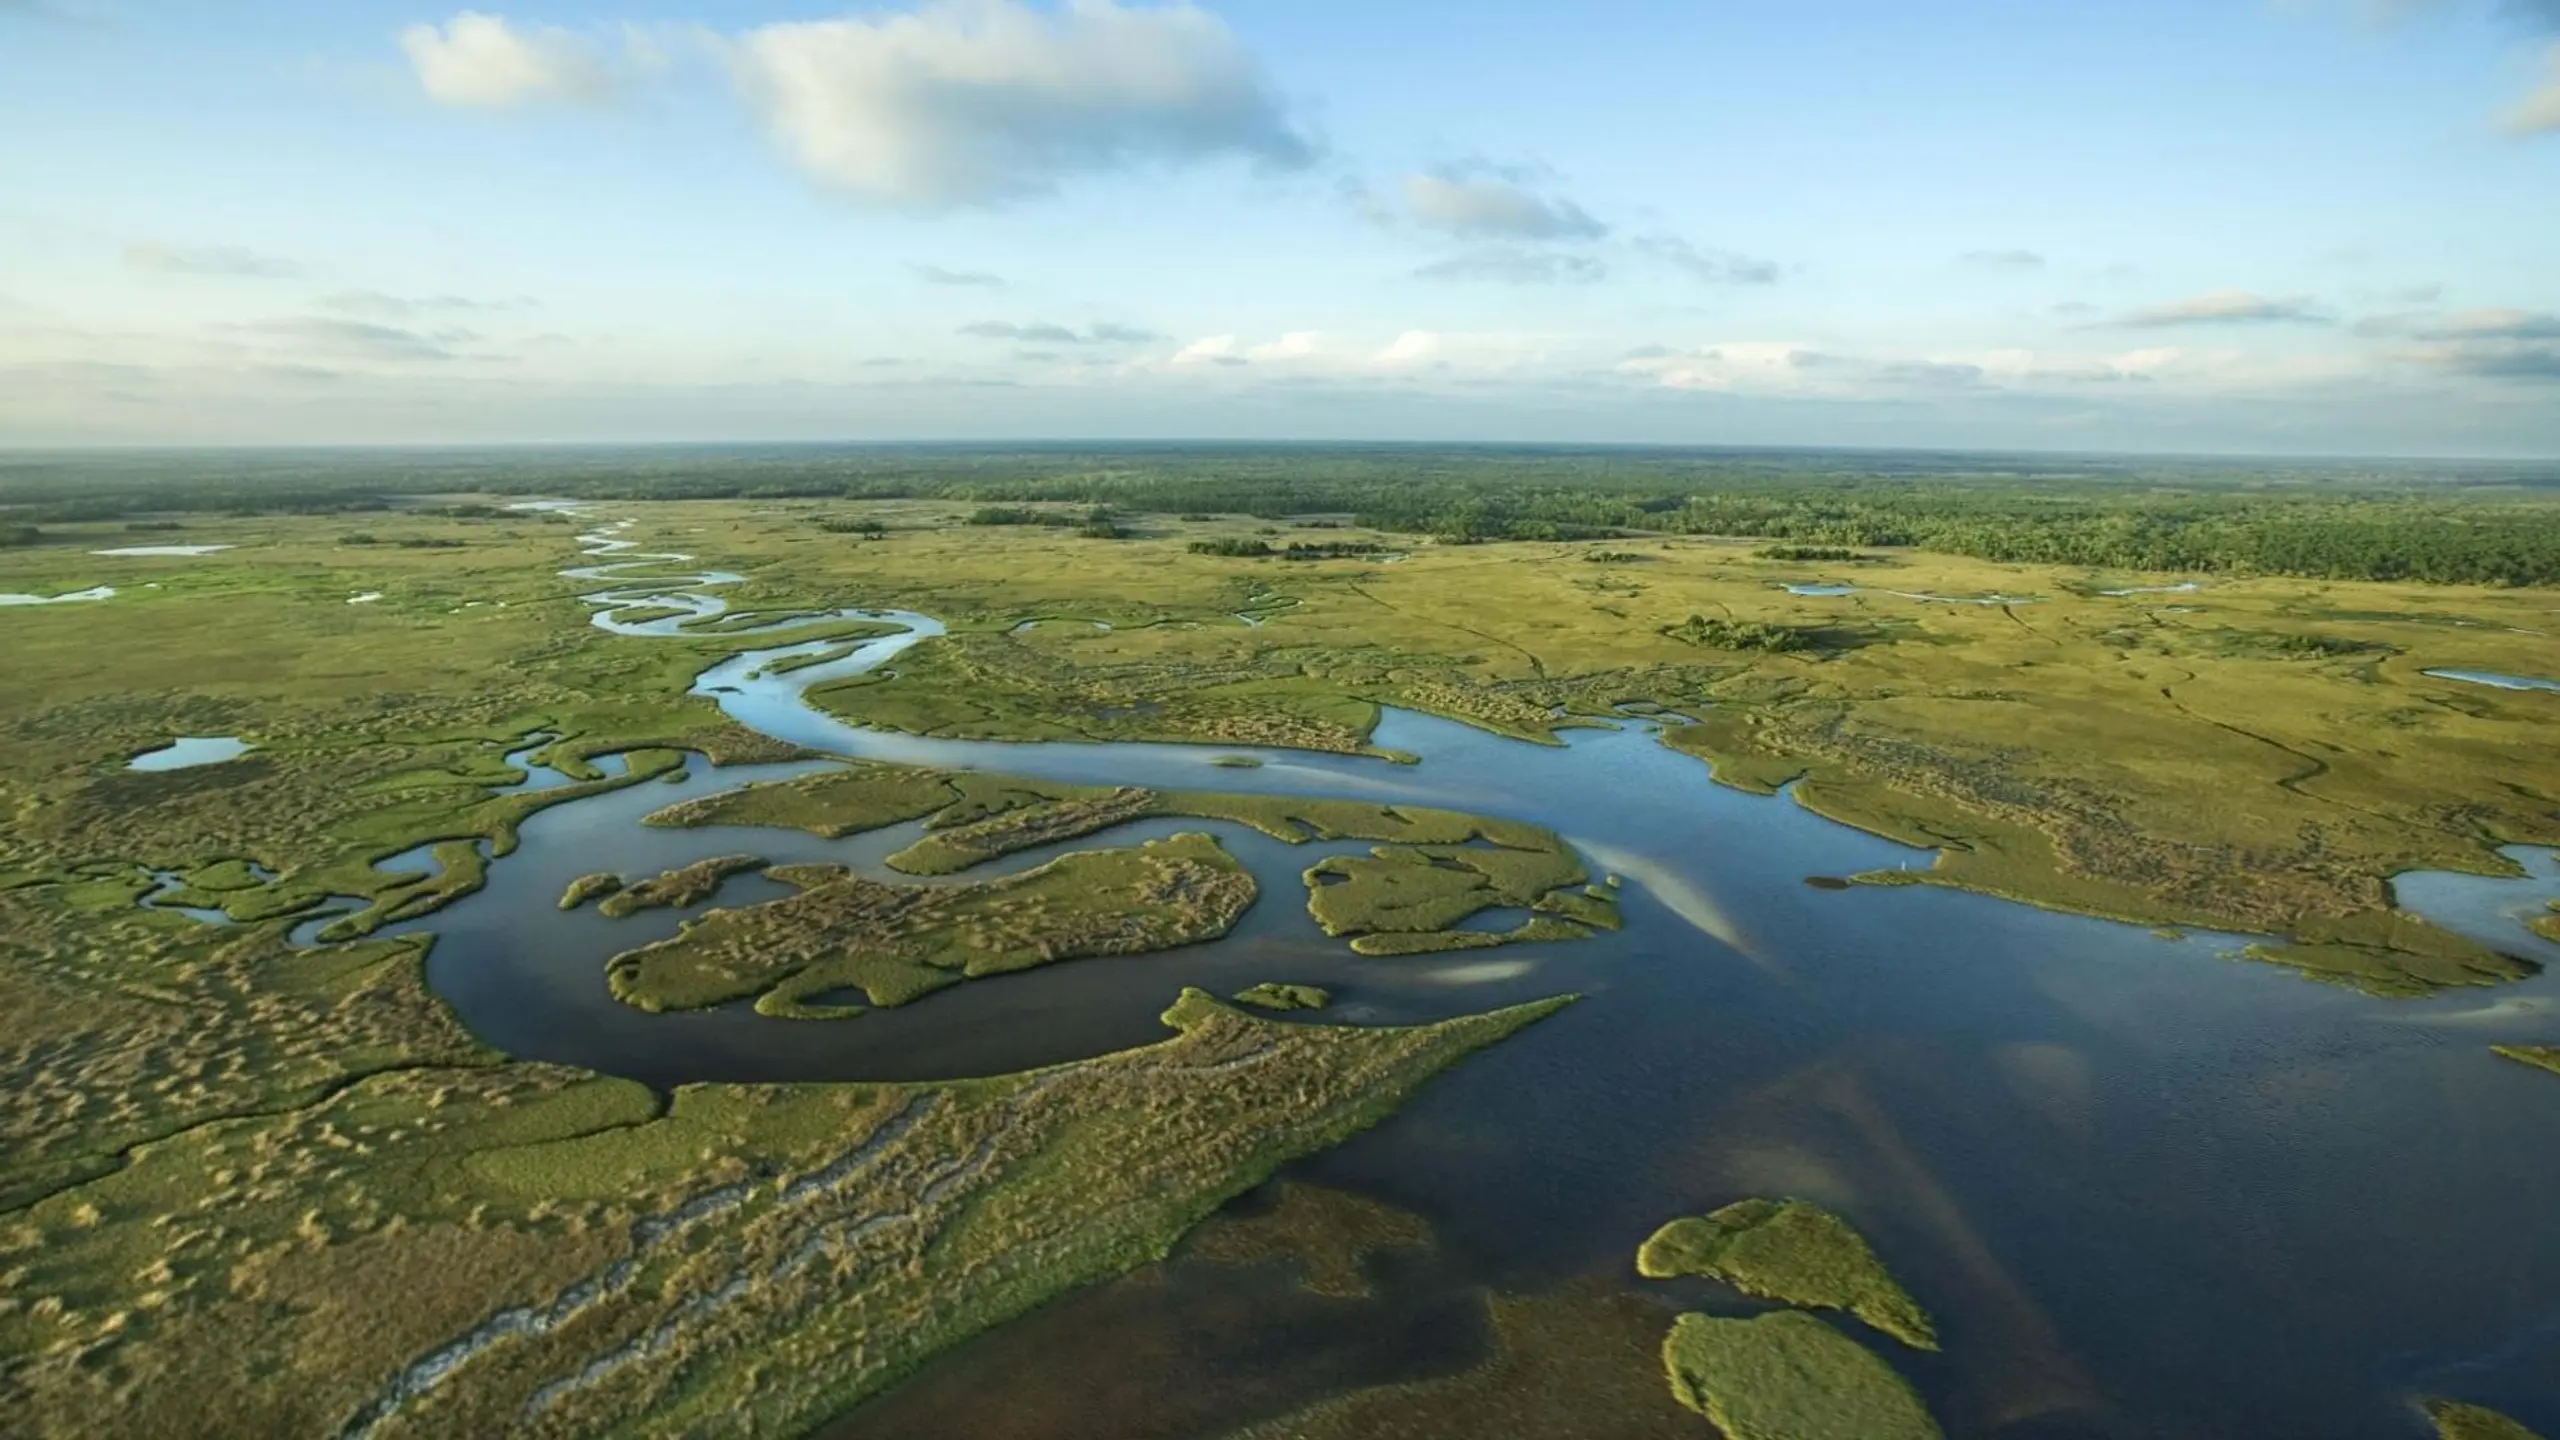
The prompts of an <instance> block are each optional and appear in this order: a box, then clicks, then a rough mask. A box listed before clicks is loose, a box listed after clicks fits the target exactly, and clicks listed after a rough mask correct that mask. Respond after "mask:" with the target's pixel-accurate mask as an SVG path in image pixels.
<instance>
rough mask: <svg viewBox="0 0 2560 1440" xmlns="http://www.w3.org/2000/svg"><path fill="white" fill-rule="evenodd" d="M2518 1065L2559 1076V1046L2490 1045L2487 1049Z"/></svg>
mask: <svg viewBox="0 0 2560 1440" xmlns="http://www.w3.org/2000/svg"><path fill="white" fill-rule="evenodd" d="M2489 1048H2490V1049H2492V1050H2495V1051H2496V1052H2497V1053H2499V1054H2500V1055H2503V1056H2505V1057H2506V1058H2508V1059H2510V1060H2513V1061H2515V1062H2516V1063H2517V1064H2519V1065H2531V1066H2533V1067H2534V1068H2535V1069H2537V1070H2548V1071H2550V1072H2551V1073H2552V1074H2554V1075H2560V1045H2492V1046H2490V1047H2489Z"/></svg>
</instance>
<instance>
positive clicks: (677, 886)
mask: <svg viewBox="0 0 2560 1440" xmlns="http://www.w3.org/2000/svg"><path fill="white" fill-rule="evenodd" d="M763 867H764V860H763V858H762V857H761V856H756V855H715V856H713V857H711V858H710V859H707V860H696V861H694V862H693V863H692V864H690V865H684V866H679V867H678V868H676V869H673V870H666V871H662V872H660V873H658V874H656V875H652V876H650V877H649V878H648V879H646V880H635V881H633V882H632V883H631V884H629V885H626V886H623V887H621V888H619V889H617V890H615V891H614V892H613V893H612V894H610V895H607V896H605V897H604V902H603V903H602V904H600V905H598V906H597V907H596V908H597V909H598V910H601V911H602V912H604V913H605V914H607V915H610V916H612V917H613V918H614V919H616V920H619V919H621V918H622V917H624V916H626V915H637V914H639V913H640V912H641V911H643V910H661V909H667V910H681V909H684V908H685V907H687V906H690V905H699V904H701V903H702V902H703V901H705V900H708V899H710V898H711V897H712V896H714V895H717V894H719V893H720V885H721V882H722V881H725V880H727V879H728V878H729V877H730V876H732V875H739V874H744V873H745V872H747V871H749V870H760V869H762V868H763ZM589 878H590V879H592V878H593V877H589ZM584 883H586V882H585V881H583V880H581V881H573V882H571V885H570V889H571V890H572V891H574V890H576V889H577V887H578V886H579V885H582V884H584ZM561 899H562V900H563V901H564V902H565V901H566V900H567V899H568V896H567V895H565V894H564V895H563V896H562V897H561Z"/></svg>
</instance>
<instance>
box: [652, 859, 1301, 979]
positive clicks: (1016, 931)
mask: <svg viewBox="0 0 2560 1440" xmlns="http://www.w3.org/2000/svg"><path fill="white" fill-rule="evenodd" d="M671 873H680V872H671ZM766 873H767V874H768V875H770V876H772V878H774V879H776V880H780V881H783V882H785V883H787V884H790V885H794V886H796V887H798V890H799V893H797V894H795V895H791V896H787V897H785V898H783V899H780V900H769V901H766V902H764V903H762V904H759V905H750V906H745V907H742V908H739V909H734V910H714V911H711V912H709V913H708V914H705V915H702V916H700V917H698V918H696V919H694V920H692V921H689V922H688V923H687V924H686V925H685V927H684V929H683V930H682V931H681V932H680V933H678V934H677V935H675V936H674V937H673V938H671V939H667V940H662V941H659V942H657V943H655V944H652V945H644V946H641V947H639V948H637V949H633V950H626V951H624V952H622V953H621V954H619V955H616V956H614V957H613V959H612V960H611V961H610V962H609V963H608V964H607V966H606V972H605V973H606V979H607V982H608V983H609V984H610V985H611V987H612V990H613V993H614V995H615V996H616V998H618V999H620V1000H622V1001H623V1002H624V1003H626V1004H629V1005H634V1006H637V1007H639V1008H640V1009H643V1010H650V1011H663V1010H694V1009H701V1008H704V1007H707V1006H712V1005H720V1004H725V1003H727V1002H729V1001H732V1000H738V999H743V998H746V997H749V996H753V997H755V1001H756V1009H757V1010H758V1011H759V1012H760V1013H762V1014H765V1015H768V1016H773V1017H776V1018H785V1019H837V1018H844V1017H849V1016H852V1015H858V1014H860V1013H861V1011H862V1008H863V1007H861V1006H859V1005H851V1004H843V1003H829V1002H826V1001H824V1000H823V999H821V998H820V997H823V996H827V995H831V994H835V993H837V992H841V991H847V990H860V991H861V992H862V993H863V995H864V997H865V998H866V999H867V1000H868V1001H869V1003H870V1004H872V1005H874V1006H892V1005H904V1004H907V1003H909V1002H911V1001H914V1000H917V999H920V998H922V997H923V996H925V995H928V994H930V993H932V992H933V991H935V990H939V989H941V988H943V987H944V986H947V985H956V984H958V983H960V982H961V981H963V980H973V979H979V978H982V977H985V976H989V975H1003V974H1007V973H1010V972H1013V971H1017V970H1027V969H1030V968H1032V967H1034V966H1038V965H1047V964H1053V963H1055V962H1057V961H1061V960H1078V959H1085V958H1088V957H1091V956H1097V955H1139V954H1144V953H1146V952H1148V951H1151V950H1168V949H1171V948H1173V947H1175V946H1177V945H1191V944H1197V943H1199V942H1201V941H1204V940H1214V939H1217V938H1218V937H1219V936H1221V935H1224V934H1226V933H1227V931H1228V929H1229V928H1230V927H1232V926H1233V925H1234V924H1235V922H1236V920H1237V919H1238V918H1240V917H1241V916H1242V915H1243V914H1244V911H1245V907H1247V906H1248V905H1251V904H1252V903H1253V898H1254V883H1253V877H1252V875H1251V874H1249V873H1248V872H1246V870H1245V869H1244V867H1243V866H1241V865H1238V864H1237V863H1236V862H1235V860H1234V858H1233V857H1232V856H1230V855H1228V854H1227V853H1226V851H1225V850H1223V849H1221V848H1220V847H1219V845H1218V843H1217V841H1215V840H1213V839H1211V838H1209V837H1208V836H1206V835H1177V836H1174V837H1172V838H1170V839H1165V840H1153V841H1149V842H1147V843H1145V844H1143V845H1139V846H1136V847H1134V848H1130V849H1123V850H1085V851H1077V852H1075V853H1073V854H1068V855H1062V856H1060V857H1058V858H1057V859H1055V860H1052V861H1050V862H1049V863H1048V864H1046V865H1043V866H1040V867H1039V868H1037V869H1034V870H1027V871H1025V872H1023V873H1022V874H1020V875H1009V876H1006V877H1004V878H1002V879H998V880H988V881H982V882H979V883H976V884H966V885H936V886H911V885H884V884H881V883H880V882H878V881H876V880H868V879H865V878H863V877H861V876H859V875H855V874H853V873H852V872H850V871H847V870H844V869H842V868H841V867H837V866H830V865H778V866H775V867H774V868H773V869H771V870H770V871H767V872H766ZM625 893H626V894H628V893H629V892H627V891H626V892H625ZM615 898H616V899H619V898H621V897H619V896H617V897H615ZM606 903H607V904H608V905H610V904H611V903H612V902H611V901H608V902H606Z"/></svg>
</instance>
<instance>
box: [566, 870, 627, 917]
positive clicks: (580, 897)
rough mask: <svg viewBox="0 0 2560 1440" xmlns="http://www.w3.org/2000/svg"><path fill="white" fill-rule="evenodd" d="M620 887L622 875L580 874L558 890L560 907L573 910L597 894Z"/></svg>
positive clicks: (613, 890)
mask: <svg viewBox="0 0 2560 1440" xmlns="http://www.w3.org/2000/svg"><path fill="white" fill-rule="evenodd" d="M621 888H622V877H621V876H619V875H609V874H603V873H597V874H593V875H581V876H579V877H578V878H577V879H575V880H572V881H570V882H569V884H568V885H567V887H566V888H564V889H563V890H561V892H560V908H561V909H563V910H575V909H577V908H578V907H579V906H581V905H584V904H586V903H587V902H588V901H590V900H593V899H596V898H597V897H599V896H604V895H610V894H612V893H613V892H615V891H616V890H619V889H621Z"/></svg>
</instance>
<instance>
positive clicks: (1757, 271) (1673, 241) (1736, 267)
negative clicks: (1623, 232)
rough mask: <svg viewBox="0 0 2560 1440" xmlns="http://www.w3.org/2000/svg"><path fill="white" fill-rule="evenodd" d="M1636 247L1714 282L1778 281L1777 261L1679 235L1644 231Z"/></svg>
mask: <svg viewBox="0 0 2560 1440" xmlns="http://www.w3.org/2000/svg"><path fill="white" fill-rule="evenodd" d="M1636 249H1637V250H1638V251H1640V252H1642V253H1643V254H1644V255H1646V256H1647V257H1649V258H1651V259H1654V260H1659V261H1661V262H1662V263H1663V264H1665V265H1668V266H1670V267H1671V268H1673V269H1675V270H1678V271H1679V272H1681V273H1682V274H1684V275H1687V276H1688V277H1689V278H1690V279H1692V280H1703V281H1705V282H1706V283H1708V284H1710V285H1775V284H1777V283H1778V266H1777V263H1776V262H1775V261H1770V260H1754V259H1753V258H1751V257H1750V256H1748V255H1737V254H1735V253H1734V252H1732V251H1730V250H1710V249H1708V248H1706V247H1705V246H1702V245H1693V244H1691V243H1690V242H1688V241H1686V240H1683V239H1681V238H1680V237H1679V236H1677V235H1644V236H1639V237H1638V238H1637V240H1636Z"/></svg>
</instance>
